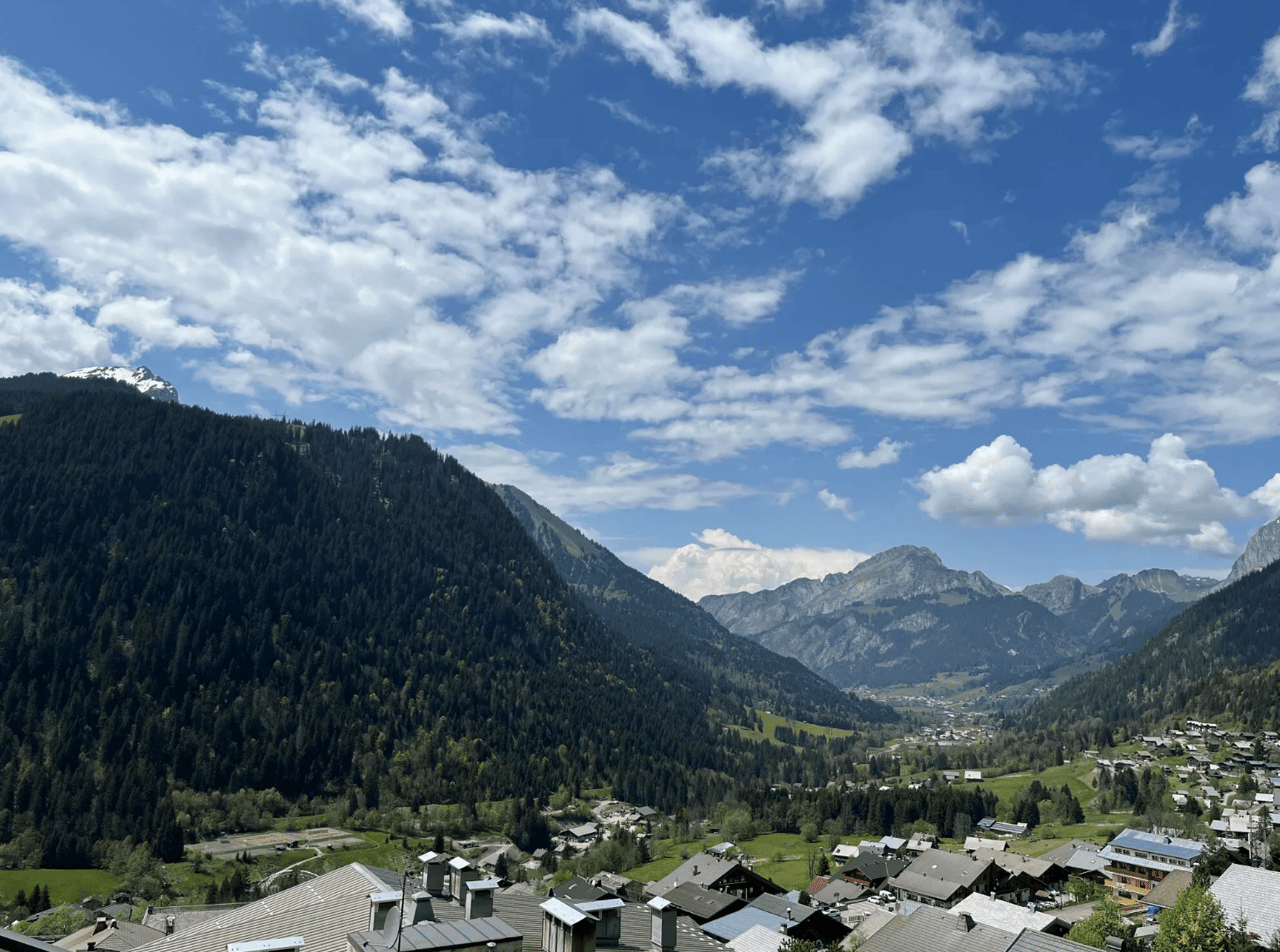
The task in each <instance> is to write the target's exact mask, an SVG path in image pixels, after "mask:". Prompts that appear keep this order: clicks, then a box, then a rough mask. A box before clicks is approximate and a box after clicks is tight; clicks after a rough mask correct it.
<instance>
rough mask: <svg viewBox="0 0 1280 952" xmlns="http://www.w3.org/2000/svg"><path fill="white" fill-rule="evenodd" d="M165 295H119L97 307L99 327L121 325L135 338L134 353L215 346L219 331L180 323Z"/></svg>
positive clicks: (136, 354) (135, 355) (119, 326)
mask: <svg viewBox="0 0 1280 952" xmlns="http://www.w3.org/2000/svg"><path fill="white" fill-rule="evenodd" d="M172 303H173V302H172V301H171V300H169V299H168V298H165V299H163V300H153V299H150V298H140V297H120V298H116V299H115V300H113V301H109V302H108V303H106V304H104V305H102V307H100V308H98V317H97V319H96V320H95V321H94V323H95V324H97V326H98V327H108V328H116V327H118V328H123V329H124V330H127V331H128V332H129V333H131V334H132V335H133V336H134V338H135V339H136V341H137V344H136V345H135V347H134V351H133V356H134V357H137V356H139V355H140V354H142V353H144V352H145V351H147V350H149V349H150V348H152V347H215V346H217V344H218V335H217V333H215V332H214V330H213V328H211V327H202V326H195V325H191V324H183V323H181V322H180V321H179V320H178V318H177V316H176V315H174V313H173V310H172V307H171V305H172Z"/></svg>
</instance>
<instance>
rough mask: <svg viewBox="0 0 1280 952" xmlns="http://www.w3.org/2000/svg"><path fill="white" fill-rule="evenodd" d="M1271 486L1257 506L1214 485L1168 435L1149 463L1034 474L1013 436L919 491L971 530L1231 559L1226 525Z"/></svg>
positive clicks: (930, 510) (1076, 466) (1092, 461)
mask: <svg viewBox="0 0 1280 952" xmlns="http://www.w3.org/2000/svg"><path fill="white" fill-rule="evenodd" d="M1275 485H1276V481H1275V480H1272V481H1270V482H1269V483H1268V484H1267V485H1266V486H1264V487H1262V488H1261V489H1259V490H1258V491H1257V492H1258V499H1257V500H1255V499H1251V498H1249V497H1242V496H1239V495H1237V494H1236V493H1235V492H1233V491H1232V490H1230V489H1227V488H1225V487H1223V486H1220V485H1218V481H1217V477H1216V475H1215V474H1214V471H1213V469H1212V468H1211V467H1210V466H1209V465H1208V464H1207V463H1205V462H1204V461H1203V460H1197V459H1193V458H1191V457H1190V456H1189V455H1188V454H1187V447H1186V443H1185V442H1184V441H1183V440H1182V439H1181V438H1179V437H1177V436H1174V435H1172V434H1166V435H1164V436H1162V437H1159V438H1157V439H1155V440H1153V441H1152V443H1151V448H1150V451H1149V452H1148V454H1147V457H1146V459H1143V458H1142V457H1139V456H1136V455H1133V454H1130V453H1125V454H1122V455H1119V456H1093V457H1090V458H1089V459H1085V460H1081V461H1079V462H1077V463H1073V464H1072V465H1070V466H1065V467H1064V466H1059V465H1057V464H1053V465H1050V466H1045V467H1043V468H1041V469H1037V468H1036V467H1035V466H1034V464H1033V463H1032V459H1031V453H1030V451H1029V450H1027V449H1026V448H1025V447H1023V446H1021V445H1020V444H1019V443H1018V442H1017V440H1015V439H1014V438H1013V437H1011V436H1001V437H998V438H997V439H995V440H993V441H992V442H991V443H989V444H987V445H986V446H980V447H978V448H977V449H976V450H974V451H973V452H972V453H971V454H969V456H968V458H967V459H965V460H964V461H963V462H960V463H955V464H953V465H951V466H947V467H941V468H935V469H932V470H930V471H929V472H927V473H925V474H924V475H922V476H921V477H920V478H919V479H918V480H917V481H916V486H917V488H919V489H920V490H921V491H922V492H923V493H924V494H925V498H924V499H923V500H922V501H921V503H920V508H921V509H922V510H923V511H924V512H926V513H927V514H928V515H930V516H931V517H933V518H935V519H944V518H954V519H957V520H959V521H960V522H962V523H968V524H977V525H1013V524H1017V523H1026V522H1047V523H1049V524H1050V525H1052V526H1054V527H1056V528H1058V529H1060V530H1062V531H1063V532H1078V533H1080V534H1082V535H1083V536H1084V537H1085V538H1087V539H1091V540H1094V541H1100V542H1138V543H1147V544H1157V545H1173V546H1182V547H1186V548H1190V549H1195V550H1199V551H1203V552H1209V553H1213V554H1216V555H1230V554H1232V553H1234V552H1235V551H1237V549H1238V546H1237V544H1236V542H1235V540H1234V539H1232V538H1231V535H1230V533H1228V532H1227V530H1226V528H1225V526H1223V524H1222V521H1223V520H1225V519H1239V518H1246V517H1250V516H1256V515H1258V514H1259V512H1260V510H1261V507H1262V505H1264V504H1266V503H1265V502H1264V500H1271V499H1272V498H1273V496H1274V495H1275Z"/></svg>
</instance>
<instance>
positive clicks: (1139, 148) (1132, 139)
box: [1104, 115, 1213, 163]
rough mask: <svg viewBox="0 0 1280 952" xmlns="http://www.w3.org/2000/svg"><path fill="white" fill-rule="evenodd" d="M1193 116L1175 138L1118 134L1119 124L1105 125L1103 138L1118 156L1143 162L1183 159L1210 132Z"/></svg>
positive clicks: (1195, 148) (1202, 141)
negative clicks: (1125, 156)
mask: <svg viewBox="0 0 1280 952" xmlns="http://www.w3.org/2000/svg"><path fill="white" fill-rule="evenodd" d="M1212 131H1213V130H1212V128H1209V127H1206V126H1205V125H1204V124H1203V123H1201V122H1200V117H1199V116H1196V115H1193V116H1192V117H1191V118H1190V119H1188V120H1187V124H1186V126H1185V127H1184V129H1183V131H1182V135H1180V136H1178V137H1177V138H1176V139H1170V138H1168V137H1166V136H1162V135H1159V134H1157V133H1152V134H1151V135H1149V136H1124V135H1120V133H1119V123H1115V122H1113V123H1108V126H1107V132H1106V135H1105V136H1104V139H1105V141H1106V143H1107V145H1109V146H1111V148H1112V149H1114V150H1115V151H1116V152H1118V153H1120V154H1121V155H1132V156H1133V157H1134V158H1136V159H1142V160H1143V161H1146V162H1157V163H1161V162H1172V161H1174V160H1176V159H1184V158H1186V157H1187V156H1189V155H1191V153H1193V152H1195V151H1196V150H1197V149H1198V148H1200V146H1202V145H1203V144H1204V134H1205V133H1208V132H1212Z"/></svg>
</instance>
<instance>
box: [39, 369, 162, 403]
mask: <svg viewBox="0 0 1280 952" xmlns="http://www.w3.org/2000/svg"><path fill="white" fill-rule="evenodd" d="M59 376H62V377H72V378H75V379H78V380H119V381H120V382H121V383H127V384H128V385H129V386H131V387H133V388H134V389H135V390H137V391H138V392H139V393H142V394H146V395H147V396H148V397H151V398H152V399H153V400H161V401H163V402H165V403H178V402H179V401H178V391H177V388H176V387H174V385H173V384H171V383H169V381H167V380H165V379H164V378H163V377H157V376H156V375H155V374H153V373H152V372H151V371H150V370H149V369H147V368H146V367H84V368H81V369H80V370H72V371H69V372H67V373H65V374H60V375H59Z"/></svg>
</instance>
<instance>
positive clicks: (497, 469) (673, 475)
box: [446, 443, 755, 517]
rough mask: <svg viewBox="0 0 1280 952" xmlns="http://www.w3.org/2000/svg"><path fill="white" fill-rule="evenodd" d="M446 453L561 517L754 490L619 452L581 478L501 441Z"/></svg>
mask: <svg viewBox="0 0 1280 952" xmlns="http://www.w3.org/2000/svg"><path fill="white" fill-rule="evenodd" d="M446 451H447V452H448V453H449V454H450V455H452V456H454V457H456V458H457V459H458V460H459V461H460V462H461V463H462V464H463V465H464V466H466V467H467V468H468V469H470V470H471V471H472V472H474V473H475V474H476V475H478V476H479V477H480V478H481V479H484V480H486V481H488V482H490V483H507V484H510V485H513V486H519V487H520V488H521V489H522V490H524V491H525V492H527V493H528V494H529V495H530V496H532V497H533V498H534V499H536V500H538V502H540V503H542V505H544V506H546V507H547V508H548V509H550V510H552V511H553V512H555V513H556V514H558V515H560V516H562V517H568V516H571V515H574V514H578V513H588V512H605V511H607V510H611V509H633V508H641V507H643V508H649V509H671V510H676V511H686V510H690V509H702V508H706V507H714V506H721V505H723V504H724V503H726V502H729V501H731V500H734V499H740V498H743V497H745V496H750V495H753V494H754V492H755V491H754V490H752V489H750V488H749V487H747V486H743V485H740V484H738V483H731V482H727V481H724V480H704V479H699V478H698V477H696V476H693V475H690V474H688V473H679V472H675V471H673V470H671V469H668V468H666V467H663V466H660V465H658V464H657V463H654V462H652V461H648V460H640V459H636V458H635V457H633V456H629V455H627V454H625V453H615V454H613V455H612V456H610V457H609V459H608V461H607V462H604V463H599V464H596V465H589V468H588V469H587V471H586V473H585V474H584V475H582V476H565V475H561V474H556V473H548V472H547V471H546V470H545V469H544V468H543V467H542V466H540V465H539V461H538V460H536V459H534V458H532V457H530V456H529V455H528V454H526V453H522V452H520V451H519V450H515V449H511V448H510V447H506V446H500V445H498V444H496V443H484V444H479V445H456V446H450V447H447V448H446Z"/></svg>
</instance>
